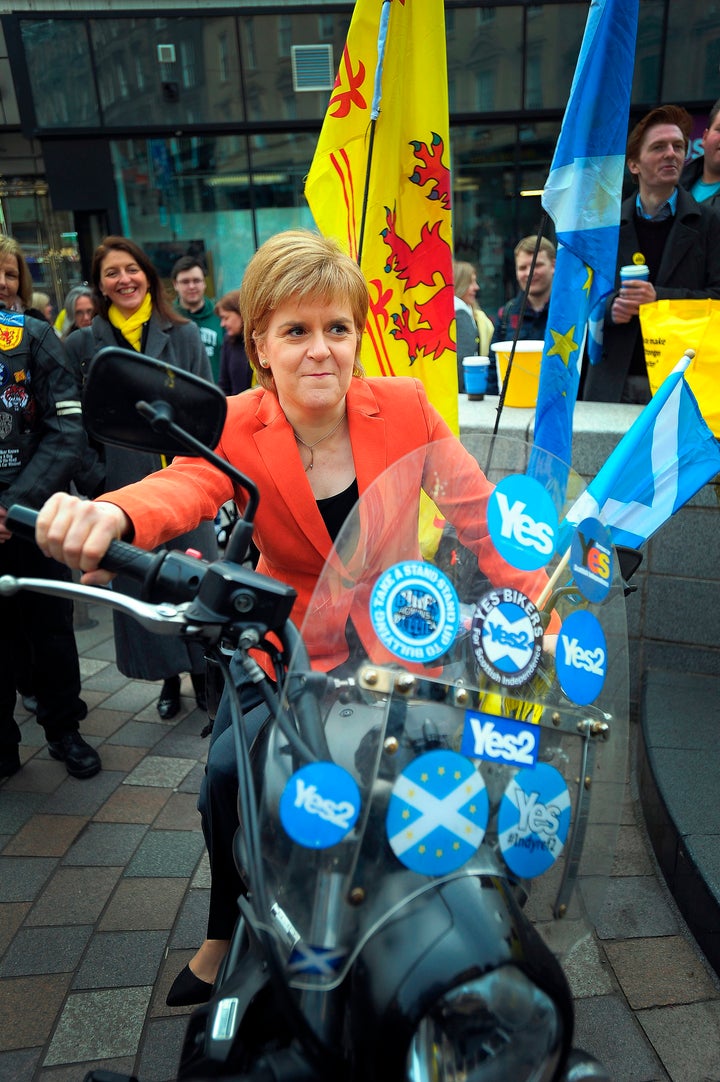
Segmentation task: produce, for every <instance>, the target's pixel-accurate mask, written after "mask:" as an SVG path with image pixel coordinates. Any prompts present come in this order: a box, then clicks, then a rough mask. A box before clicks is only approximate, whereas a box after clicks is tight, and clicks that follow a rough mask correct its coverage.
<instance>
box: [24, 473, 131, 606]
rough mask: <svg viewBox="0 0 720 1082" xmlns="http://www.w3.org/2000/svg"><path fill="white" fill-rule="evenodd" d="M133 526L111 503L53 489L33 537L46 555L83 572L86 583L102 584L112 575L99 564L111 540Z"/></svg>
mask: <svg viewBox="0 0 720 1082" xmlns="http://www.w3.org/2000/svg"><path fill="white" fill-rule="evenodd" d="M131 529H132V523H131V522H130V519H129V518H128V517H127V515H126V514H125V512H124V511H123V510H121V508H119V507H117V506H116V505H115V504H113V503H102V502H100V503H94V502H92V501H90V500H81V499H79V498H78V497H77V496H70V495H68V494H67V493H66V492H56V493H55V495H54V496H51V497H50V499H49V500H48V501H47V502H46V503H45V505H44V506H43V507H42V509H41V510H40V512H39V514H38V519H37V526H36V528H35V540H36V541H37V544H38V546H39V547H40V549H41V550H42V551H43V552H44V553H45V555H46V556H52V557H53V558H54V559H56V560H60V561H61V563H64V564H67V565H68V567H73V568H79V569H80V570H81V571H82V572H83V576H82V578H81V580H80V581H81V582H82V583H84V584H85V585H86V586H104V585H105V584H106V583H108V582H109V581H110V579H111V578H112V577H113V576H112V574H111V573H110V572H109V571H101V570H99V569H98V565H99V563H100V561H101V560H102V558H103V556H104V555H105V553H106V552H107V550H108V546H109V545H110V542H111V541H114V540H119V539H120V538H122V537H123V535H126V534H127V533H128V532H129V531H130V530H131Z"/></svg>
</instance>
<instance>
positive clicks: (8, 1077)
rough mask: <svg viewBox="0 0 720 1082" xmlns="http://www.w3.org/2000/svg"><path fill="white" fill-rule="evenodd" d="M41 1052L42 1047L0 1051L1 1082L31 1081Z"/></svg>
mask: <svg viewBox="0 0 720 1082" xmlns="http://www.w3.org/2000/svg"><path fill="white" fill-rule="evenodd" d="M41 1052H42V1048H27V1049H23V1050H22V1051H17V1052H0V1078H2V1080H3V1082H32V1080H33V1079H34V1077H35V1068H36V1067H37V1065H38V1063H39V1062H40V1054H41Z"/></svg>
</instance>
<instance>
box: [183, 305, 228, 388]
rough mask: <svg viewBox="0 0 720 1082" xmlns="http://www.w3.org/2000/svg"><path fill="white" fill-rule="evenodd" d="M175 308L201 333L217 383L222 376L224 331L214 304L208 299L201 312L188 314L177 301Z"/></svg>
mask: <svg viewBox="0 0 720 1082" xmlns="http://www.w3.org/2000/svg"><path fill="white" fill-rule="evenodd" d="M175 307H176V308H177V310H178V312H179V313H180V315H181V316H185V318H186V319H190V320H192V322H193V323H194V324H195V325H196V327H197V328H198V330H199V331H200V337H201V339H202V344H203V345H204V346H205V352H206V353H207V356H208V360H209V361H210V367H211V368H212V374H213V379H214V380H215V382H216V383H217V381H218V376H219V375H220V347H221V345H222V340H223V329H222V326H221V324H220V316H218V315H216V314H215V304H214V302H213V301H211V300H209V299H208V298H207V297H206V298H205V303H204V304H203V306H202V308H201V309H200V311H199V312H188V310H187V308H183V306H182V305H181V304H180V302H179V301H177V300H176V301H175Z"/></svg>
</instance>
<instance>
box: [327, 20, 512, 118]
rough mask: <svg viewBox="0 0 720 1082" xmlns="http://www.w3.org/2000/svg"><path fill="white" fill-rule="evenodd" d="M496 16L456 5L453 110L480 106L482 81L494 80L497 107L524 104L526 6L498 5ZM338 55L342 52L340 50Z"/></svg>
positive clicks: (451, 45) (451, 46) (450, 41)
mask: <svg viewBox="0 0 720 1082" xmlns="http://www.w3.org/2000/svg"><path fill="white" fill-rule="evenodd" d="M492 10H493V12H494V18H492V19H491V20H489V21H485V22H482V23H478V18H477V15H478V12H477V10H472V9H469V10H467V9H456V10H455V11H454V12H453V19H452V32H451V33H449V34H448V35H447V59H448V72H449V73H450V77H451V79H452V80H453V81H454V93H453V107H452V108H453V111H454V112H459V113H472V112H475V111H476V110H477V108H478V106H477V103H476V100H475V98H476V94H477V93H478V89H479V86H480V84H481V83H482V84H483V85H484V86H485V87H487V86H488V85H490V82H492V87H493V90H492V101H493V104H492V105H491V106H490V108H491V109H493V110H501V109H520V108H521V106H522V98H521V95H522V8H521V7H511V8H507V7H502V8H501V7H495V8H494V9H492ZM337 55H340V54H339V53H338V54H337Z"/></svg>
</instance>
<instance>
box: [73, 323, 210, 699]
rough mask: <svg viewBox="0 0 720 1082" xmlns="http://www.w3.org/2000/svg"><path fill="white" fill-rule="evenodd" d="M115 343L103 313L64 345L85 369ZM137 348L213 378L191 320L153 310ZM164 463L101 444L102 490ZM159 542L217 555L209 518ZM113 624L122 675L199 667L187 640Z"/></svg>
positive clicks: (123, 580) (122, 582) (140, 676)
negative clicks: (175, 320) (177, 320)
mask: <svg viewBox="0 0 720 1082" xmlns="http://www.w3.org/2000/svg"><path fill="white" fill-rule="evenodd" d="M119 344H121V343H119V342H118V339H117V337H116V335H115V331H114V329H113V327H112V324H111V323H110V322H109V321H108V320H107V319H105V318H104V317H103V316H95V318H94V320H93V321H92V324H91V326H90V327H83V328H81V329H80V330H79V331H77V332H76V333H75V334H73V335H72V336H71V337H70V338H68V340H67V342H66V346H65V348H66V349H67V351H68V354H70V355H71V356H73V357H74V358H75V359H76V361H77V363H78V365H79V366H80V367H81V368H83V369H87V367H88V366H89V364H90V362H91V361H92V359H93V357H94V356H95V354H96V353H97V352H98V350H100V349H102V348H103V347H104V346H116V345H119ZM126 348H128V349H130V348H131V347H130V346H129V345H128V346H127V347H126ZM142 352H143V353H146V354H147V355H148V356H149V357H155V358H156V360H159V361H165V362H167V364H171V365H173V366H174V367H176V368H183V369H185V370H186V371H188V372H194V373H195V375H197V376H201V377H202V378H203V379H206V380H211V379H212V377H211V373H210V362H209V361H208V358H207V354H206V352H205V349H204V348H203V344H202V341H201V339H200V333H199V331H198V329H197V327H196V326H195V324H194V323H171V322H170V321H167V322H164V321H163V320H162V319H160V317H159V316H158V315H156V314H153V315H152V316H151V317H150V322H149V324H148V330H147V337H146V340H145V342H144V344H143V350H142ZM163 465H164V463H163V461H162V460H161V458H160V456H159V455H155V454H151V453H149V452H146V451H133V450H128V449H125V448H123V447H110V446H108V447H106V448H105V468H106V482H105V485H104V488H103V491H104V492H107V491H109V490H110V489H115V488H120V487H122V486H123V485H127V484H130V483H131V482H133V481H139V480H141V478H143V477H146V476H147V475H148V474H150V473H155V472H157V471H159V470H161V469H162V468H163ZM164 547H165V548H171V549H181V550H183V551H184V550H185V549H188V548H192V549H196V550H198V551H199V552H201V553H202V554H203V556H205V557H207V558H208V559H214V558H215V557H216V556H217V544H216V540H215V531H214V529H213V526H212V523H210V522H203V523H201V524H200V525H199V526H198V527H197V529H195V530H192V531H191V532H190V533H187V534H184V535H183V536H182V537H176V538H174V539H173V540H172V541H168V542H167V544H166V545H165V546H164ZM115 583H116V586H117V589H119V590H120V591H121V592H122V593H128V594H131V595H132V596H134V597H137V596H138V594H139V587H138V585H137V584H136V583H135V582H133V581H132V580H131V579H130V578H128V577H127V576H125V575H118V576H117V578H116V579H115ZM113 623H114V628H115V653H116V661H117V667H118V669H119V670H120V672H121V673H123V674H124V675H125V676H130V677H132V678H134V679H137V680H161V679H165V678H166V677H168V676H174V675H175V674H177V673H181V672H200V671H202V670H203V668H204V664H203V661H202V647H200V648H199V650H197V649H196V648H195V647H194V645H193V644H186V643H185V642H183V640H181V639H175V638H171V637H170V636H165V635H156V634H153V633H152V632H149V631H145V630H144V628H142V627H140V625H139V624H138V623H137V622H136V621H135V620H132V619H131V618H130V617H126V616H124V614H122V613H117V612H116V613H114V614H113ZM191 655H192V656H191ZM195 655H199V656H195Z"/></svg>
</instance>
